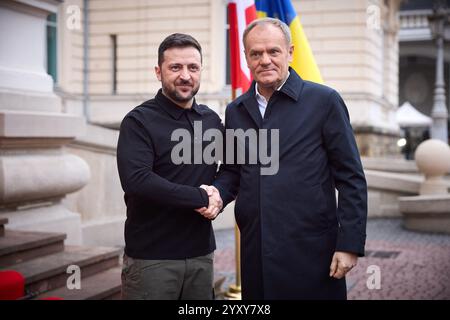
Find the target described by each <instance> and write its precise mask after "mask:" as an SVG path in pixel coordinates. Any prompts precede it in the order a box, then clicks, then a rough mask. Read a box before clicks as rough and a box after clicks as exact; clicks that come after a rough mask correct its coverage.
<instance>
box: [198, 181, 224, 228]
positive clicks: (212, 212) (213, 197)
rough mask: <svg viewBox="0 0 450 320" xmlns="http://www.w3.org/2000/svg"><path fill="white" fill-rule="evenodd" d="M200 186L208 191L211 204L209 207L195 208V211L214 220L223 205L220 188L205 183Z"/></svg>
mask: <svg viewBox="0 0 450 320" xmlns="http://www.w3.org/2000/svg"><path fill="white" fill-rule="evenodd" d="M200 188H202V189H204V190H205V191H206V192H207V193H208V197H209V204H208V208H206V207H203V208H199V209H195V211H197V212H198V213H200V214H201V215H202V216H204V217H205V218H207V219H211V220H213V219H215V218H216V217H217V215H218V214H219V212H220V210H221V209H222V206H223V202H222V198H221V197H220V193H219V190H217V189H216V188H215V187H214V186H207V185H205V184H202V185H201V186H200Z"/></svg>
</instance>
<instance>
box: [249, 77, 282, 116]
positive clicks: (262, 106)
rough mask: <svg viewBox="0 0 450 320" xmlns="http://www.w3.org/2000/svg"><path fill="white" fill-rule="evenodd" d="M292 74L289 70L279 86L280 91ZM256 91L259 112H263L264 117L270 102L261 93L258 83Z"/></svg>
mask: <svg viewBox="0 0 450 320" xmlns="http://www.w3.org/2000/svg"><path fill="white" fill-rule="evenodd" d="M290 74H291V73H290V72H288V75H287V77H286V79H284V81H283V83H282V84H281V85H280V86H279V87H278V89H277V91H280V89H281V88H282V87H283V86H284V84H285V83H286V81H287V79H288V78H289V75H290ZM255 92H256V94H255V96H256V101H257V102H258V107H259V112H261V116H262V117H263V118H264V113H265V112H266V107H267V103H268V102H267V100H266V98H265V97H264V96H263V95H262V94H260V93H259V91H258V83H255Z"/></svg>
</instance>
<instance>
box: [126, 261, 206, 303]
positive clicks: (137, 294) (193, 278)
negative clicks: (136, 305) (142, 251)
mask: <svg viewBox="0 0 450 320" xmlns="http://www.w3.org/2000/svg"><path fill="white" fill-rule="evenodd" d="M213 258H214V253H210V254H207V255H205V256H201V257H195V258H189V259H184V260H140V259H133V258H130V257H128V256H127V255H125V254H124V256H123V268H122V299H125V300H177V299H181V300H211V299H213V298H214V291H213Z"/></svg>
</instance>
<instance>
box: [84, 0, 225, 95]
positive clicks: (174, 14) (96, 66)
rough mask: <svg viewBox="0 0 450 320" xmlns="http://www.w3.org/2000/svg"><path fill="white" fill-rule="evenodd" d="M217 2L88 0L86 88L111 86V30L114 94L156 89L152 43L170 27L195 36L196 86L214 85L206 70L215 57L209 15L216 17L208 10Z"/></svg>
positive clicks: (154, 46) (108, 90)
mask: <svg viewBox="0 0 450 320" xmlns="http://www.w3.org/2000/svg"><path fill="white" fill-rule="evenodd" d="M217 4H222V1H209V0H185V1H174V0H157V1H142V0H131V1H120V0H92V1H90V22H91V23H90V32H89V34H90V45H91V50H90V70H91V72H90V79H89V80H90V89H91V92H92V93H93V94H110V93H111V91H112V82H111V79H112V63H111V52H112V51H111V50H112V49H111V45H112V44H111V36H110V35H111V34H115V35H117V46H118V52H117V55H118V61H117V65H118V89H117V91H118V94H135V93H154V92H156V91H157V90H158V88H159V87H160V84H159V82H158V81H157V79H156V77H155V75H154V66H155V65H156V63H157V49H158V45H159V43H160V42H161V41H162V40H163V39H164V38H165V37H166V36H167V35H169V34H171V33H174V32H186V33H190V34H192V35H193V36H194V37H195V38H196V39H198V40H199V41H200V42H201V44H202V46H203V50H204V55H203V58H204V71H203V83H202V91H203V92H211V91H214V89H216V90H217V82H218V79H217V77H216V76H214V77H213V74H215V72H214V71H213V70H212V65H213V64H214V63H215V62H217V61H214V60H215V59H214V57H213V54H214V50H215V48H213V47H212V46H213V45H214V46H217V43H216V42H215V41H214V39H213V36H212V33H213V32H215V30H214V24H215V23H216V22H217V21H215V20H214V19H218V20H220V19H219V17H216V13H215V12H214V11H215V10H216V8H215V7H216V6H217ZM219 11H220V10H219ZM222 20H223V19H222ZM222 28H223V29H224V28H225V26H224V25H223V27H222ZM219 77H220V76H219Z"/></svg>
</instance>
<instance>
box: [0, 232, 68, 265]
mask: <svg viewBox="0 0 450 320" xmlns="http://www.w3.org/2000/svg"><path fill="white" fill-rule="evenodd" d="M64 239H66V235H65V234H64V233H48V232H34V231H17V230H6V231H5V236H4V237H1V238H0V268H3V267H4V266H7V265H9V266H11V265H14V264H17V263H22V262H25V261H28V260H31V259H33V258H36V257H42V256H45V255H48V254H52V253H56V252H60V251H63V250H64Z"/></svg>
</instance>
